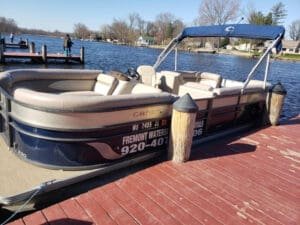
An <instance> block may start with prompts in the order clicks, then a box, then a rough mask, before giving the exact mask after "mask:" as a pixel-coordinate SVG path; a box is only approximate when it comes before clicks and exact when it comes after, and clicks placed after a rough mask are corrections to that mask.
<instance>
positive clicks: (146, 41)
mask: <svg viewBox="0 0 300 225" xmlns="http://www.w3.org/2000/svg"><path fill="white" fill-rule="evenodd" d="M153 44H154V38H153V37H148V36H140V37H139V38H138V40H137V41H136V45H137V46H140V47H147V46H149V45H153Z"/></svg>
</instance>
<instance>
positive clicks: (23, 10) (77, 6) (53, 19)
mask: <svg viewBox="0 0 300 225" xmlns="http://www.w3.org/2000/svg"><path fill="white" fill-rule="evenodd" d="M249 2H250V4H251V5H252V6H254V8H255V9H257V10H259V11H262V12H263V13H267V12H268V11H269V10H270V9H271V7H272V6H273V5H274V4H275V3H277V2H278V1H276V0H243V1H241V8H242V11H246V8H247V5H249ZM281 2H282V3H284V5H285V6H286V9H287V13H288V16H287V18H286V20H285V23H284V24H283V25H285V26H286V27H288V26H289V25H290V24H291V22H292V21H294V20H296V19H300V13H299V10H300V0H281ZM200 3H201V0H0V17H1V16H4V17H6V18H12V19H14V20H15V21H16V22H17V24H18V26H20V27H24V28H35V29H44V30H49V31H54V30H60V31H63V32H72V31H73V27H74V24H75V23H78V22H81V23H84V24H85V25H87V26H88V27H89V28H90V29H92V30H99V29H100V27H101V26H102V25H104V24H110V23H111V22H112V21H113V19H114V18H116V19H126V18H127V17H128V15H129V14H130V13H133V12H136V13H139V14H140V16H141V17H142V18H143V19H144V20H146V21H154V20H155V17H156V16H157V15H158V14H159V13H162V12H170V13H172V14H173V15H175V16H176V17H177V18H180V19H181V20H183V22H184V23H185V24H186V25H192V22H193V20H194V19H195V18H197V15H198V10H199V6H200ZM242 16H243V15H242V14H241V16H240V17H242Z"/></svg>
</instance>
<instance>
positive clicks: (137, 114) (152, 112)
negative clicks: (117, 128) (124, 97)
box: [133, 109, 162, 118]
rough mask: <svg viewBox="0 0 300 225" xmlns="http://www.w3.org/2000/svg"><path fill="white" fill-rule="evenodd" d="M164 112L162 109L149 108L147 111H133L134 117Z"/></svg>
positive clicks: (145, 116)
mask: <svg viewBox="0 0 300 225" xmlns="http://www.w3.org/2000/svg"><path fill="white" fill-rule="evenodd" d="M161 113H162V111H160V110H157V109H156V110H147V111H138V112H134V113H133V117H134V118H137V117H144V118H147V117H150V116H155V115H160V114H161Z"/></svg>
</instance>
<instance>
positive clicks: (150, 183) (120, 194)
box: [10, 116, 300, 225]
mask: <svg viewBox="0 0 300 225" xmlns="http://www.w3.org/2000/svg"><path fill="white" fill-rule="evenodd" d="M299 160H300V116H298V117H296V118H294V119H291V120H289V121H286V122H284V123H283V124H282V125H280V126H277V127H268V128H265V129H261V130H257V131H251V132H248V133H245V134H239V136H238V137H231V138H225V139H221V140H218V141H214V142H211V143H207V144H205V145H201V146H200V147H199V148H196V149H193V150H192V157H191V160H190V161H188V162H186V163H183V164H175V163H172V162H171V161H165V162H161V163H159V164H157V165H154V166H152V167H150V168H147V169H144V170H140V171H135V173H132V172H131V173H129V172H127V173H128V174H129V175H127V176H125V177H123V178H116V179H115V181H113V182H107V183H105V184H104V185H102V186H99V187H96V188H94V189H92V190H88V191H87V192H85V193H82V194H80V195H78V196H74V197H72V198H70V199H67V200H64V201H61V202H57V203H56V204H53V205H51V206H49V207H47V208H43V209H41V210H39V211H36V212H34V213H32V214H30V215H27V216H24V217H23V218H19V219H17V220H15V221H14V222H12V223H10V224H11V225H13V224H14V225H25V224H28V225H29V224H30V225H34V224H82V225H84V224H172V225H176V224H197V225H198V224H272V225H276V224H281V225H282V224H299V221H300V198H299V196H300V161H299ZM128 171H130V169H129V168H128ZM97 179H103V178H102V177H99V178H97ZM82 185H83V184H82Z"/></svg>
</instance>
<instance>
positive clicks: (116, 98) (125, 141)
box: [0, 69, 176, 170]
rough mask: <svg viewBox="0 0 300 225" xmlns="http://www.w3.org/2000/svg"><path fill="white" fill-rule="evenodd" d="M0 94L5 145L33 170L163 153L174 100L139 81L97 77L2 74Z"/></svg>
mask: <svg viewBox="0 0 300 225" xmlns="http://www.w3.org/2000/svg"><path fill="white" fill-rule="evenodd" d="M0 86H1V103H0V104H1V106H2V107H1V108H0V110H1V111H2V112H1V114H0V116H1V119H2V123H1V125H2V127H1V130H2V133H4V137H5V140H6V141H7V143H8V145H9V146H10V147H12V148H13V152H14V153H15V154H16V155H17V156H19V157H20V158H22V159H24V160H26V161H29V162H31V163H34V164H36V165H40V166H44V167H47V168H53V169H72V170H74V169H89V168H95V167H104V166H107V165H110V164H112V163H115V162H119V161H120V160H123V159H124V160H125V159H126V156H127V155H129V156H131V155H133V156H134V155H140V154H144V153H145V154H150V153H151V154H153V151H158V152H162V151H163V150H164V149H166V147H167V141H168V131H169V122H168V121H169V120H170V116H171V111H172V104H173V102H174V101H175V99H176V97H175V96H173V95H172V94H170V93H166V92H162V91H161V90H160V89H157V88H154V87H151V86H147V85H145V84H142V83H139V81H135V80H130V81H126V80H119V79H118V77H114V76H110V75H107V74H103V73H101V71H97V70H62V69H47V70H42V69H38V70H35V69H33V70H13V71H6V72H3V73H1V74H0ZM148 132H149V135H148ZM150 132H151V135H150ZM155 143H159V144H157V145H156V144H155ZM143 152H144V153H143Z"/></svg>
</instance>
